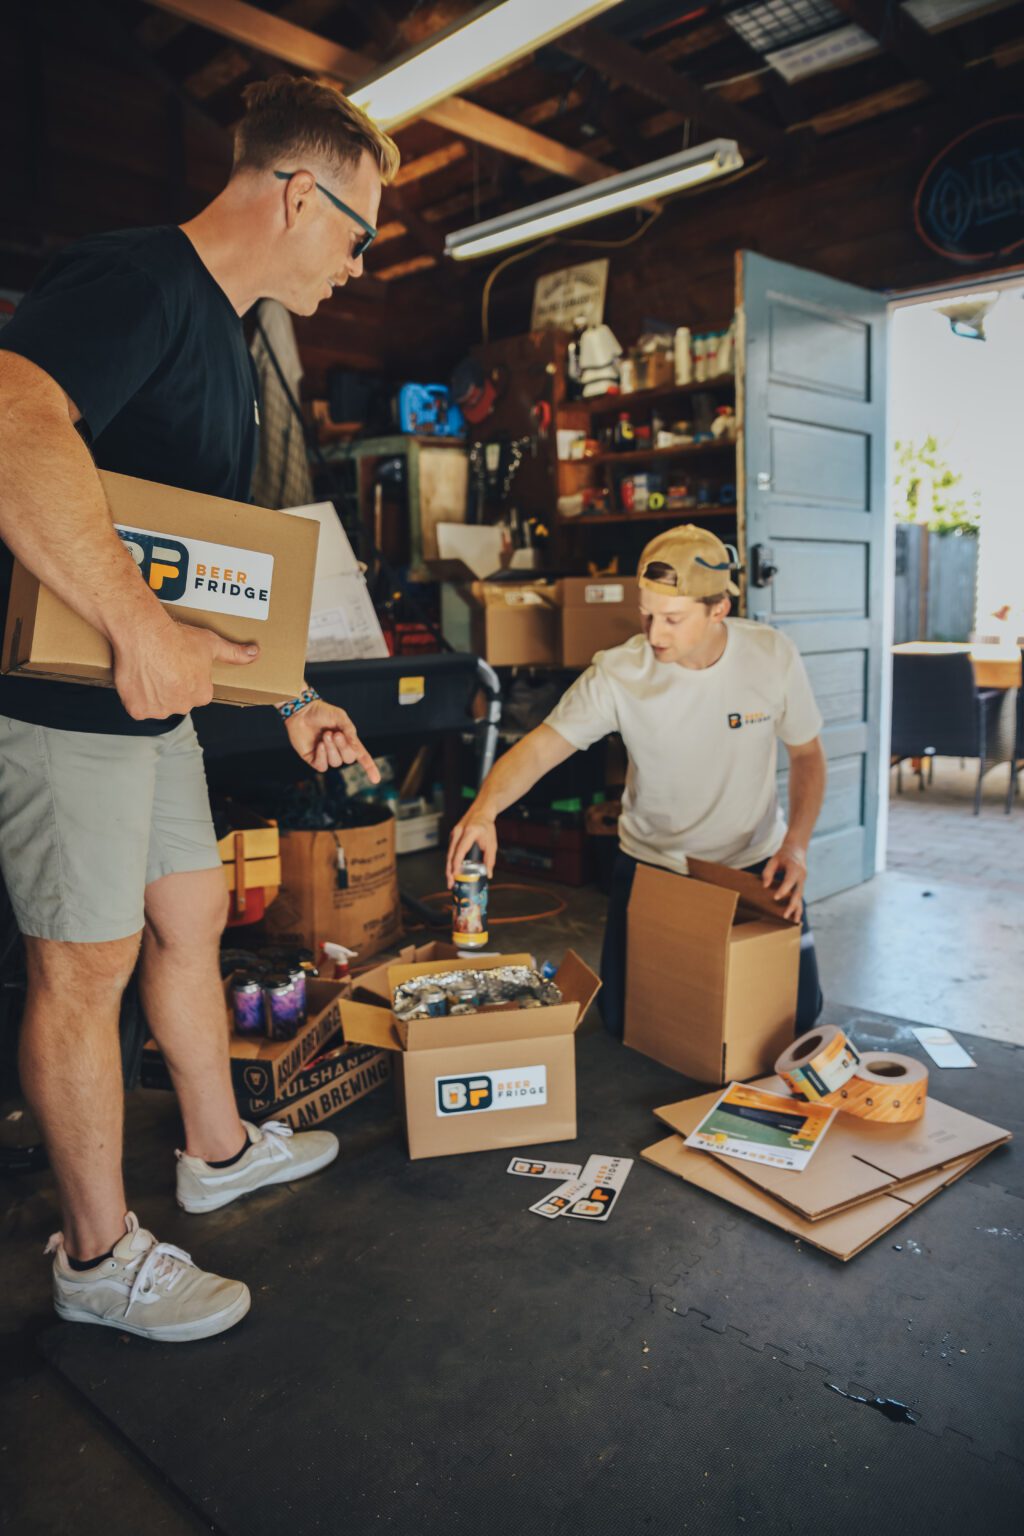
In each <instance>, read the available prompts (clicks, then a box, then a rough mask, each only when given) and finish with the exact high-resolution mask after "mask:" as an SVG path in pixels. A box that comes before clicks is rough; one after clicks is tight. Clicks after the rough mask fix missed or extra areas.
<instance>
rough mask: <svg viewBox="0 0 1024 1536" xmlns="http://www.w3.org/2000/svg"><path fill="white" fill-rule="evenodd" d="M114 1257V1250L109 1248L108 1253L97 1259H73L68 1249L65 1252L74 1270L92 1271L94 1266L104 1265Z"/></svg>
mask: <svg viewBox="0 0 1024 1536" xmlns="http://www.w3.org/2000/svg"><path fill="white" fill-rule="evenodd" d="M113 1256H114V1250H113V1248H108V1249H107V1251H106V1253H101V1254H100V1255H99V1257H98V1258H95V1259H73V1258H72V1257H71V1255H70V1253H68V1252H67V1250H66V1249H65V1251H64V1257H65V1258H66V1259H67V1261H68V1263H69V1264H70V1265H71V1268H72V1269H92V1267H93V1265H94V1264H102V1263H103V1260H104V1259H112V1258H113Z"/></svg>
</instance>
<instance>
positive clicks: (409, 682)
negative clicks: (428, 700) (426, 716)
mask: <svg viewBox="0 0 1024 1536" xmlns="http://www.w3.org/2000/svg"><path fill="white" fill-rule="evenodd" d="M425 692H426V683H425V681H424V679H423V678H422V677H400V678H399V679H398V702H399V704H421V703H422V702H423V695H424V693H425Z"/></svg>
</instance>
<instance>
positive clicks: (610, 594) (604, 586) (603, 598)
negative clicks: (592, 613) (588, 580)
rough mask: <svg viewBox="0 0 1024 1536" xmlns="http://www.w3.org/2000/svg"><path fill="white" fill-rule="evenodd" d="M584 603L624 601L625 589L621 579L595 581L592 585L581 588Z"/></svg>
mask: <svg viewBox="0 0 1024 1536" xmlns="http://www.w3.org/2000/svg"><path fill="white" fill-rule="evenodd" d="M583 601H584V602H585V603H624V602H625V601H626V589H625V587H624V586H623V585H622V583H621V581H612V582H607V581H603V582H597V583H595V584H594V585H593V586H588V587H585V588H584V590H583Z"/></svg>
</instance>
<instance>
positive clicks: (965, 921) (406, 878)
mask: <svg viewBox="0 0 1024 1536" xmlns="http://www.w3.org/2000/svg"><path fill="white" fill-rule="evenodd" d="M1005 782H1006V781H1005V778H1003V779H1002V780H1000V777H999V775H998V774H997V773H995V772H993V773H992V774H991V775H990V776H989V779H988V781H987V786H986V799H985V806H984V809H983V811H982V814H981V816H980V817H979V818H977V819H976V818H974V817H973V816H972V815H971V804H970V793H971V786H970V773H969V772H967V773H962V772H961V771H960V768H959V765H958V764H957V763H953V762H940V763H939V764H938V766H937V768H936V772H935V782H934V785H933V786H931V787H930V788H929V789H928V790H927V791H926V792H925V793H924V794H919V793H918V791H917V789H916V787H914V785H913V783H912V781H911V783H910V785H909V787H907V788H906V792H905V793H904V795H903V796H902V797H899V798H895V797H894V799H893V802H892V817H891V824H890V854H891V867H890V868H889V869H888V870H887V871H886V872H885V874H883V875H880V876H878V877H876V879H874V880H873V881H871V882H869V883H868V884H867V885H864V886H861V887H859V888H858V889H856V890H854V891H849V892H845V893H843V894H842V895H839V896H834V897H831V898H829V899H828V900H826V901H822V902H818V903H816V904H815V906H814V908H813V909H812V921H813V924H814V928H815V932H816V935H817V943H818V948H819V955H820V962H821V973H822V981H823V985H824V987H825V990H826V994H827V996H828V998H829V1000H831V1001H832V1002H836V1003H844V1004H848V1005H851V1006H854V1007H859V1008H866V1009H870V1010H873V1011H876V1012H879V1013H887V1014H891V1015H897V1016H902V1017H904V1018H910V1019H917V1020H920V1021H922V1022H926V1023H937V1024H944V1025H947V1026H948V1027H949V1028H951V1029H953V1030H955V1031H958V1032H962V1033H974V1034H984V1035H989V1036H990V1037H992V1038H995V1039H1000V1040H1005V1041H1010V1042H1014V1043H1021V1042H1022V1040H1024V1028H1022V1026H1021V1023H1020V1007H1019V1001H1018V999H1019V977H1020V974H1021V969H1020V949H1021V942H1020V940H1021V931H1022V928H1024V924H1022V923H1021V920H1020V919H1021V914H1022V912H1024V804H1018V805H1017V807H1016V808H1015V811H1014V813H1013V815H1011V816H1010V817H1005V816H1003V814H1002V795H1003V794H1004V793H1005ZM438 868H439V860H438V858H437V856H436V855H433V854H421V855H414V856H412V857H411V858H407V859H404V860H403V861H402V865H401V871H400V873H401V878H402V882H403V885H404V886H405V887H406V888H407V889H408V890H410V891H412V892H414V893H425V892H428V891H431V890H436V889H437V888H438V886H439V884H440V880H439V878H438ZM537 889H539V890H540V891H541V892H542V894H540V895H538V894H536V893H535V892H530V893H524V892H511V891H509V892H506V893H503V894H502V896H501V899H500V901H499V902H496V903H495V906H496V907H497V908H498V912H499V913H500V914H501V915H504V916H506V917H507V916H514V915H517V914H526V913H528V912H537V911H538V910H543V909H544V908H558V907H559V906H560V904H561V903H562V902H563V901H564V902H565V903H566V906H564V907H563V908H562V909H561V910H560V911H557V912H553V913H552V914H551V915H549V916H545V917H542V918H540V919H535V920H531V921H524V922H515V923H509V924H507V925H502V926H499V927H497V928H496V929H495V938H496V940H497V942H498V944H499V945H500V947H501V948H502V949H504V950H506V951H508V950H511V949H513V948H519V947H520V946H521V947H523V948H525V949H530V950H532V951H534V952H536V953H537V954H539V955H540V956H551V957H553V958H557V957H558V956H559V955H560V954H561V953H562V951H564V949H565V948H567V947H569V946H571V947H573V948H575V949H577V950H578V951H579V953H580V954H581V955H582V956H583V957H584V958H585V959H586V960H587V961H588V962H589V963H590V964H592V965H595V966H596V963H597V959H598V955H599V951H600V937H601V929H602V924H603V913H604V899H603V897H602V896H601V894H600V892H599V891H597V890H596V889H594V888H591V887H588V888H585V889H583V890H580V891H569V890H565V889H563V888H560V887H543V888H537ZM926 893H930V894H926ZM585 1027H595V1026H594V1024H592V1023H591V1024H588V1026H585ZM177 1137H178V1130H177V1124H176V1114H175V1110H174V1105H173V1101H172V1100H171V1098H170V1095H168V1094H160V1093H154V1092H145V1091H143V1090H138V1091H136V1092H135V1093H133V1094H132V1095H130V1098H129V1104H128V1114H127V1134H126V1141H127V1155H126V1164H127V1171H128V1179H129V1188H130V1190H132V1191H133V1193H132V1195H131V1196H130V1198H131V1199H132V1200H133V1201H134V1202H135V1203H136V1204H138V1206H139V1211H140V1215H141V1216H142V1219H143V1221H144V1223H145V1224H147V1225H149V1226H151V1227H152V1228H154V1229H155V1230H156V1231H157V1234H158V1235H159V1233H160V1227H161V1214H162V1213H163V1220H164V1221H165V1222H166V1221H167V1220H168V1219H169V1215H170V1212H171V1211H172V1210H173V1206H172V1205H171V1200H172V1193H171V1190H172V1177H173V1173H172V1162H171V1155H170V1152H171V1148H172V1147H173V1146H174V1145H175V1142H176V1140H177ZM0 1202H2V1213H3V1214H2V1221H0V1233H2V1237H3V1251H4V1256H3V1261H2V1268H0V1280H2V1283H0V1362H2V1364H0V1370H2V1376H0V1512H2V1513H0V1526H2V1527H3V1528H4V1529H9V1530H11V1531H12V1532H15V1533H16V1536H64V1533H67V1536H83V1533H91V1532H94V1531H95V1532H100V1531H102V1532H103V1533H104V1536H122V1533H123V1536H129V1533H131V1536H137V1533H139V1532H145V1533H147V1536H187V1533H194V1532H198V1531H208V1530H212V1529H213V1527H212V1526H210V1525H208V1524H207V1523H206V1522H204V1521H203V1520H201V1519H200V1518H199V1517H198V1516H197V1515H195V1514H194V1513H193V1512H192V1510H191V1509H189V1508H188V1507H186V1506H185V1505H184V1504H183V1503H182V1502H181V1501H180V1500H179V1499H178V1497H177V1496H176V1495H175V1493H174V1491H173V1489H171V1488H169V1487H168V1486H167V1485H166V1484H165V1483H164V1482H163V1481H162V1479H160V1478H158V1477H157V1476H155V1475H154V1474H153V1473H151V1472H150V1470H149V1469H148V1468H147V1466H146V1465H145V1464H144V1463H143V1462H141V1461H140V1460H139V1458H138V1457H136V1456H135V1455H134V1453H132V1452H131V1451H130V1450H129V1449H128V1448H127V1447H126V1446H125V1445H124V1443H123V1442H122V1441H121V1440H120V1438H119V1437H118V1436H117V1435H116V1434H114V1433H113V1432H112V1431H109V1430H108V1429H107V1428H106V1427H105V1425H104V1424H103V1423H102V1422H101V1421H99V1420H98V1419H96V1418H95V1417H94V1416H93V1415H92V1414H91V1412H89V1411H88V1410H87V1409H86V1408H85V1407H84V1406H83V1405H82V1404H81V1402H80V1401H79V1400H78V1398H77V1397H76V1396H75V1395H74V1394H73V1393H71V1392H70V1391H69V1390H68V1389H67V1388H65V1387H64V1386H63V1385H62V1384H61V1381H60V1380H59V1378H58V1377H56V1376H55V1375H53V1374H52V1373H51V1372H50V1371H49V1370H47V1369H46V1368H44V1367H43V1365H42V1363H41V1361H40V1358H39V1356H38V1354H37V1352H36V1347H35V1340H36V1337H37V1336H38V1334H39V1333H40V1332H41V1331H42V1330H43V1329H44V1328H47V1327H49V1326H50V1325H51V1323H52V1313H51V1311H50V1309H49V1297H48V1284H49V1277H48V1262H47V1261H46V1260H45V1259H44V1258H43V1257H42V1252H41V1250H42V1248H43V1245H44V1243H45V1241H46V1238H47V1236H48V1235H49V1233H50V1232H51V1231H53V1230H54V1229H55V1228H56V1227H57V1226H58V1225H59V1218H58V1214H57V1208H56V1202H55V1198H54V1191H53V1186H52V1182H51V1180H50V1178H49V1175H48V1174H47V1173H45V1172H44V1173H38V1174H34V1175H29V1176H24V1177H20V1178H18V1179H14V1180H11V1181H10V1182H8V1183H7V1185H6V1186H5V1187H3V1188H2V1191H0ZM190 1246H193V1247H194V1251H195V1254H196V1257H197V1259H198V1260H199V1262H202V1261H203V1259H204V1256H205V1255H204V1249H203V1232H202V1222H201V1219H199V1220H197V1222H196V1235H195V1239H194V1242H191V1241H190ZM211 1258H212V1256H211ZM197 1347H201V1346H197Z"/></svg>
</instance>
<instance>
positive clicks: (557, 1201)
mask: <svg viewBox="0 0 1024 1536" xmlns="http://www.w3.org/2000/svg"><path fill="white" fill-rule="evenodd" d="M586 1187H587V1186H586V1185H585V1184H584V1183H582V1182H581V1181H580V1180H579V1179H567V1180H566V1182H565V1183H564V1184H559V1186H558V1188H557V1189H553V1190H552V1191H551V1193H550V1195H545V1196H544V1199H543V1200H538V1201H537V1204H536V1205H531V1206H530V1213H531V1215H533V1216H543V1217H544V1218H545V1220H547V1221H554V1219H555V1217H556V1216H562V1215H564V1214H565V1212H566V1211H567V1210H568V1209H569V1206H570V1204H571V1203H572V1201H573V1200H578V1199H579V1197H580V1195H582V1193H583V1191H584V1190H585V1189H586Z"/></svg>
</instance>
